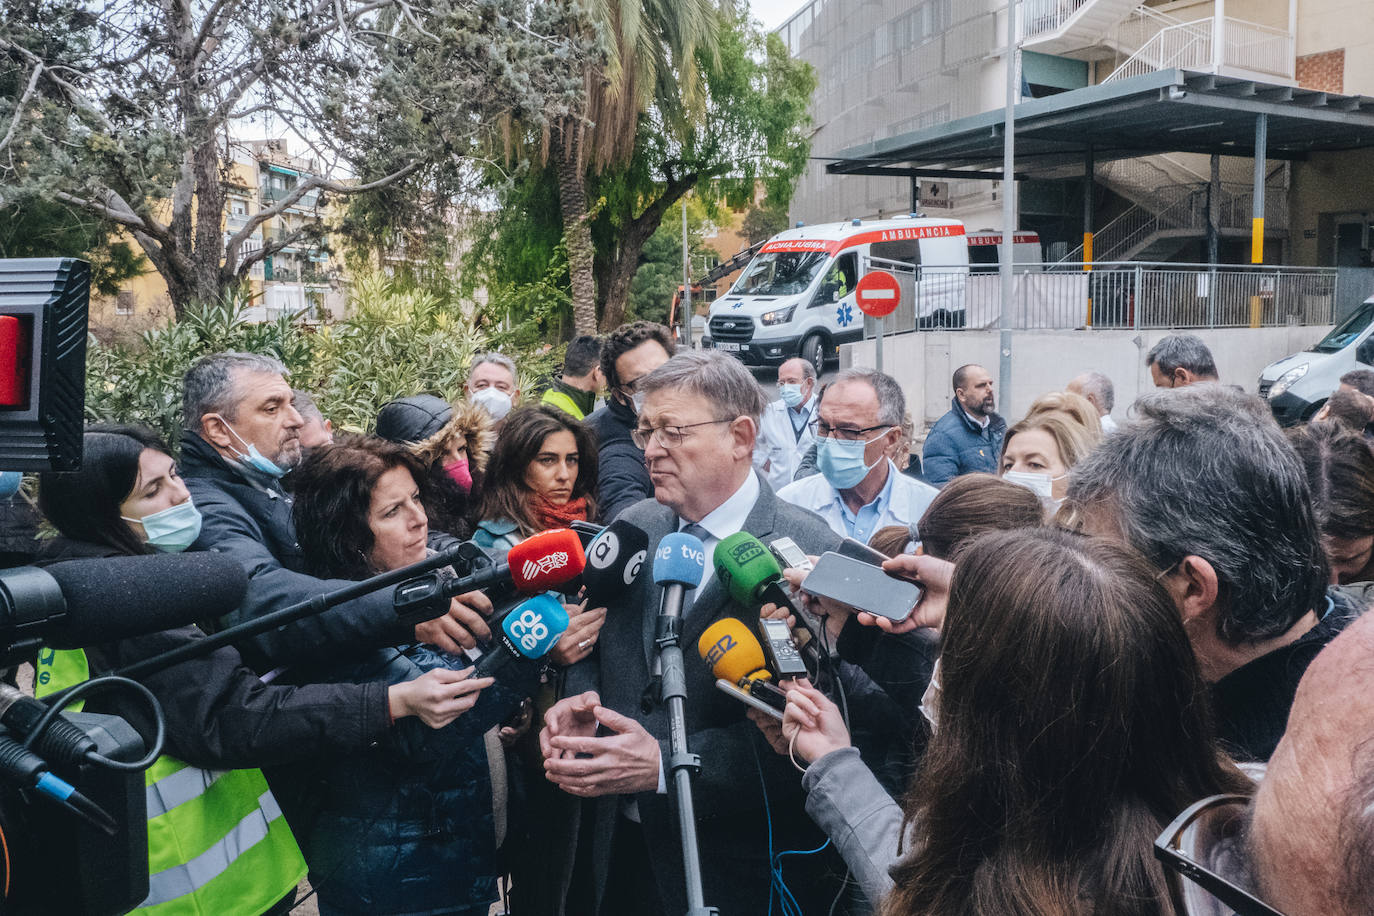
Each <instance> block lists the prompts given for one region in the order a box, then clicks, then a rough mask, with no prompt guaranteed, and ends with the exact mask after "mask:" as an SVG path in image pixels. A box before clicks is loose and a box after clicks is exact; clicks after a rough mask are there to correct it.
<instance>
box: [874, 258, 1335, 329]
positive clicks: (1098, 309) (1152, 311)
mask: <svg viewBox="0 0 1374 916" xmlns="http://www.w3.org/2000/svg"><path fill="white" fill-rule="evenodd" d="M1085 266H1088V265H1084V264H1081V263H1080V264H1063V263H1060V264H1018V265H1016V268H1015V277H1014V280H1015V285H1014V292H1013V297H1012V302H1011V303H1010V304H1009V308H1008V313H1007V322H1008V327H1009V328H1010V329H1011V330H1056V331H1058V330H1089V329H1094V328H1096V329H1113V328H1115V329H1122V328H1130V329H1134V328H1244V327H1281V326H1286V325H1325V324H1331V323H1332V321H1333V320H1334V309H1335V303H1336V298H1337V279H1336V271H1335V269H1334V268H1322V267H1286V266H1279V267H1275V266H1265V265H1256V266H1247V265H1230V264H1228V265H1218V266H1215V267H1213V266H1209V265H1206V264H1171V263H1145V262H1130V261H1118V262H1110V263H1108V262H1095V263H1093V264H1092V265H1090V266H1091V268H1092V269H1091V270H1085V269H1084V268H1085ZM898 279H899V282H900V283H901V286H902V297H901V303H900V305H899V306H898V308H897V310H896V311H895V312H894V313H893V314H892V315H890V316H888V317H887V318H885V319H883V333H885V334H894V333H896V334H900V333H903V332H910V331H917V330H965V329H967V330H987V329H996V328H998V327H1000V322H1001V307H1002V288H1001V277H999V276H998V275H997V274H996V273H986V274H971V273H968V272H967V271H966V270H965V269H964V268H962V267H939V266H930V265H922V266H921V267H920V268H919V270H918V271H917V272H916V274H915V279H914V282H912V281H911V280H906V279H904V278H903V277H902V276H901V275H900V274H899V275H898ZM877 325H878V322H877V321H876V320H874V319H872V318H869V319H866V320H865V336H867V337H872V336H874V334H875V333H876V331H877Z"/></svg>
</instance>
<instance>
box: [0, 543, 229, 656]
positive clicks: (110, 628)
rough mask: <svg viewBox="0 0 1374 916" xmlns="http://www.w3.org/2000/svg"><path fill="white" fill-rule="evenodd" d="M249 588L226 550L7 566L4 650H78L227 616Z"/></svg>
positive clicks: (2, 575) (0, 580) (0, 641)
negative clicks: (47, 648)
mask: <svg viewBox="0 0 1374 916" xmlns="http://www.w3.org/2000/svg"><path fill="white" fill-rule="evenodd" d="M247 591H248V574H247V573H246V572H245V571H244V569H243V566H242V564H240V563H239V562H238V561H237V560H235V559H233V558H232V557H230V556H227V555H225V554H220V553H179V554H154V555H150V556H146V557H109V558H101V559H95V560H67V561H64V562H62V563H54V564H52V565H51V566H46V567H43V568H42V569H40V568H38V567H35V566H21V567H19V568H17V569H7V570H4V571H3V572H0V649H4V648H6V647H12V648H14V649H21V648H23V649H25V650H27V649H28V648H31V647H33V646H36V645H37V644H38V643H39V642H42V643H43V644H45V645H48V646H52V647H54V648H57V649H76V648H80V647H82V646H92V645H99V644H101V643H106V642H113V641H115V640H120V639H126V638H128V637H130V636H141V635H144V634H147V633H156V632H158V631H159V630H167V629H171V628H172V627H180V626H185V625H187V624H189V623H193V622H195V621H197V620H206V619H210V618H215V617H219V616H221V615H224V614H227V613H229V612H230V611H232V610H234V609H235V608H237V607H238V606H239V603H240V602H241V601H243V596H244V594H245V593H246V592H247Z"/></svg>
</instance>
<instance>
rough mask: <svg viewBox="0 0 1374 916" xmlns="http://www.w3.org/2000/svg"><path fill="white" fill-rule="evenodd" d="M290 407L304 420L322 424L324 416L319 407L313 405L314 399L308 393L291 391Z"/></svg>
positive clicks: (299, 390) (295, 389)
mask: <svg viewBox="0 0 1374 916" xmlns="http://www.w3.org/2000/svg"><path fill="white" fill-rule="evenodd" d="M291 406H292V407H294V408H296V413H298V414H300V415H301V418H302V419H304V420H311V419H314V420H319V421H320V422H321V423H323V422H324V414H323V413H321V412H320V406H319V405H318V404H316V403H315V399H314V397H312V396H311V394H310V392H308V391H302V390H301V389H299V388H293V389H291Z"/></svg>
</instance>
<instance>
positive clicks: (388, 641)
mask: <svg viewBox="0 0 1374 916" xmlns="http://www.w3.org/2000/svg"><path fill="white" fill-rule="evenodd" d="M286 376H287V372H286V368H285V367H284V366H283V365H282V364H281V363H280V362H278V361H277V360H275V359H273V358H272V357H270V356H260V355H258V354H256V353H215V354H212V355H210V356H206V357H204V358H202V359H200V360H198V361H197V362H196V363H195V364H194V365H192V366H191V368H190V369H188V370H187V372H186V377H185V379H184V381H183V387H182V424H183V428H184V430H185V432H184V433H183V434H182V440H181V472H182V475H183V477H184V478H185V481H186V488H187V489H188V490H190V491H191V498H192V499H193V500H194V501H195V505H196V508H198V509H199V510H200V513H201V517H202V523H201V532H200V537H199V538H198V539H197V540H196V542H195V544H194V545H193V549H196V550H216V551H219V552H221V553H225V554H228V555H229V556H232V557H234V558H236V559H237V560H239V562H241V563H242V564H243V566H244V568H245V569H246V570H247V571H248V594H247V597H246V598H245V599H244V602H243V604H242V605H240V607H239V608H238V610H236V611H234V613H232V614H230V615H229V616H228V617H226V618H225V619H224V623H225V624H233V623H239V622H242V621H245V620H251V619H252V618H255V617H260V616H262V615H263V614H267V613H270V612H271V611H276V610H280V609H281V608H284V607H287V606H289V605H292V604H295V603H297V602H300V601H304V600H307V599H309V598H313V597H315V596H316V595H320V594H324V593H327V592H331V591H334V590H336V589H339V588H343V587H344V586H346V585H352V584H353V583H351V582H344V581H336V580H331V579H317V578H315V577H314V576H309V575H306V574H304V573H303V572H302V571H301V570H302V569H303V568H304V562H303V558H302V555H301V549H300V545H299V544H298V543H297V540H296V526H295V523H294V522H293V521H292V518H291V497H290V495H289V494H288V493H286V492H285V491H284V490H283V488H282V483H281V479H282V477H284V476H285V475H286V474H287V473H288V472H289V471H291V470H292V469H293V468H295V467H296V466H297V465H299V464H300V463H301V458H302V450H301V441H300V430H301V425H302V420H301V415H300V413H299V412H298V411H297V410H296V408H295V407H293V406H292V403H291V394H292V392H291V386H290V384H289V383H288V382H287V380H286ZM490 611H491V603H490V602H489V601H488V600H487V598H486V596H484V595H482V594H481V593H480V592H473V593H471V594H469V595H463V596H460V597H459V598H457V599H454V601H453V603H452V604H451V605H450V607H449V612H448V614H445V615H443V616H440V617H437V618H435V619H434V620H430V621H426V622H425V623H422V624H420V625H418V626H416V627H414V629H413V631H411V630H408V629H407V628H405V627H402V626H399V625H398V624H397V622H396V612H395V610H394V609H393V607H392V595H391V591H390V590H388V589H382V590H381V591H377V592H374V593H372V594H369V595H364V596H363V597H361V598H356V599H354V600H353V601H349V602H346V603H344V604H341V605H339V606H338V607H336V608H332V609H330V610H328V611H326V612H324V613H323V614H315V615H312V616H309V617H306V618H304V619H302V620H298V621H296V622H295V623H292V624H288V625H287V626H284V627H280V628H278V629H276V630H271V631H268V632H266V633H263V634H261V635H259V636H257V637H255V638H254V639H253V640H252V642H250V643H244V644H242V645H241V646H240V650H241V651H242V653H243V655H244V658H245V659H247V660H248V661H249V662H250V664H251V665H253V666H254V667H257V668H258V669H259V670H266V669H268V668H271V667H275V666H278V665H285V664H301V663H302V662H303V661H305V660H306V659H321V658H337V657H338V653H339V651H340V650H341V649H342V650H344V651H347V650H349V649H356V650H366V649H370V648H375V647H377V646H384V645H397V644H400V643H408V642H413V641H418V642H427V643H431V644H433V645H436V646H438V647H439V648H441V649H444V650H446V651H450V652H457V651H459V649H460V647H470V646H473V645H475V640H474V639H473V636H474V634H475V635H476V636H477V637H478V638H481V639H486V638H488V637H489V636H490V635H491V634H490V631H489V630H488V628H487V625H486V623H485V622H484V621H483V619H482V615H483V614H485V613H489V612H490Z"/></svg>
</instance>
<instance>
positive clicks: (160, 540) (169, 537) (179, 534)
mask: <svg viewBox="0 0 1374 916" xmlns="http://www.w3.org/2000/svg"><path fill="white" fill-rule="evenodd" d="M120 518H122V519H124V520H125V521H126V522H137V523H138V524H140V525H142V526H143V534H144V535H145V536H146V537H147V540H148V546H149V547H153V548H155V549H157V550H160V551H162V552H163V553H181V552H182V551H183V550H185V549H186V548H187V547H190V546H191V545H192V544H194V543H195V542H196V538H198V537H200V510H199V509H197V508H196V504H195V503H193V502H191V500H189V499H188V500H186V502H184V503H178V504H177V505H175V506H172V507H171V508H170V509H163V510H162V511H161V512H154V513H153V514H152V515H145V516H143V518H129V517H128V516H124V515H122V516H120Z"/></svg>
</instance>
